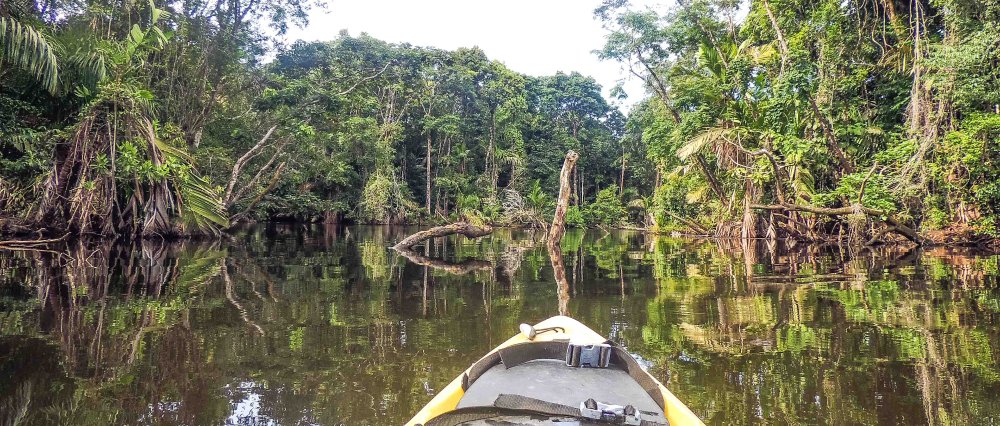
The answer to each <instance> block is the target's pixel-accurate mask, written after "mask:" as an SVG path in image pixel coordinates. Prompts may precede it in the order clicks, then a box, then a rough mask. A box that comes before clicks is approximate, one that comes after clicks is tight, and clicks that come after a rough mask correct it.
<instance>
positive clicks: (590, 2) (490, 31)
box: [286, 0, 664, 103]
mask: <svg viewBox="0 0 1000 426" xmlns="http://www.w3.org/2000/svg"><path fill="white" fill-rule="evenodd" d="M599 4H600V0H493V1H486V0H328V5H327V7H326V8H325V9H324V10H315V11H313V12H312V14H311V15H310V18H309V26H308V27H306V28H302V29H299V28H295V29H292V30H290V31H289V34H288V36H287V37H286V40H287V41H292V40H296V39H304V40H309V41H313V40H332V39H334V38H336V37H337V33H338V32H340V30H341V29H346V30H348V32H350V34H351V35H358V34H360V33H362V32H365V33H368V34H370V35H372V36H374V37H376V38H379V39H382V40H385V41H389V42H394V43H400V42H407V43H410V44H413V45H416V46H428V47H437V48H442V49H448V50H454V49H456V48H459V47H472V46H479V48H481V49H483V51H485V52H486V54H487V55H488V56H489V57H490V59H494V60H498V61H500V62H503V63H504V64H506V65H507V67H509V68H511V69H513V70H514V71H517V72H520V73H523V74H528V75H533V76H541V75H550V74H555V73H556V71H563V72H567V73H568V72H572V71H578V72H580V73H581V74H584V75H589V76H592V77H594V78H595V79H596V80H597V82H598V83H600V84H601V86H603V87H604V94H605V96H607V95H608V90H609V89H610V88H611V87H613V86H614V85H615V84H616V83H617V82H618V80H620V79H623V78H626V79H627V78H628V77H629V76H628V73H627V72H624V71H622V69H621V67H620V65H619V64H617V63H615V62H602V61H600V60H598V59H597V56H595V55H594V54H593V53H592V51H593V50H594V49H599V48H601V47H602V46H603V45H604V36H605V34H606V31H605V30H604V29H603V28H601V24H600V22H598V21H596V20H594V17H593V10H594V8H595V7H597V6H598V5H599ZM632 4H633V5H638V6H640V7H646V6H649V7H654V8H657V9H658V10H663V6H662V5H663V4H664V0H632ZM625 88H626V91H627V92H628V94H629V100H628V101H627V103H634V102H636V101H638V100H640V99H642V97H643V88H642V84H641V83H640V82H639V81H638V79H635V78H634V77H633V78H632V79H631V80H627V81H626V86H625Z"/></svg>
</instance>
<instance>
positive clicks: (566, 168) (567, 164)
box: [548, 150, 580, 247]
mask: <svg viewBox="0 0 1000 426" xmlns="http://www.w3.org/2000/svg"><path fill="white" fill-rule="evenodd" d="M579 159H580V154H577V153H576V151H573V150H570V151H569V152H567V153H566V159H565V160H564V161H563V166H562V171H561V172H559V199H558V200H556V213H555V215H553V216H552V227H550V228H549V236H548V237H549V241H548V245H549V247H552V246H553V245H555V246H556V247H558V246H559V241H561V240H562V237H563V234H565V233H566V209H568V208H569V193H570V191H571V190H572V188H571V187H570V182H569V179H570V176H572V173H573V167H575V166H576V160H579Z"/></svg>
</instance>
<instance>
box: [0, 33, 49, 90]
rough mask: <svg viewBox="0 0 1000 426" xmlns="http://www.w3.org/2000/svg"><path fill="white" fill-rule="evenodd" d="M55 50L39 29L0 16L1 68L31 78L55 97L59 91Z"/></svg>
mask: <svg viewBox="0 0 1000 426" xmlns="http://www.w3.org/2000/svg"><path fill="white" fill-rule="evenodd" d="M55 46H56V45H55V43H54V42H52V41H51V40H49V38H48V37H47V36H46V35H45V33H43V32H42V31H40V30H39V29H37V28H35V27H32V26H31V25H28V24H27V23H25V22H20V21H18V20H15V19H14V18H13V17H9V16H0V64H3V65H7V66H13V67H16V68H19V69H21V70H22V71H24V72H26V73H28V74H30V75H31V76H32V77H34V78H35V80H37V81H38V82H39V83H40V84H41V85H42V86H43V87H44V88H45V90H47V91H48V92H49V93H52V94H55V93H56V92H57V91H58V89H59V60H58V58H57V57H56V47H55Z"/></svg>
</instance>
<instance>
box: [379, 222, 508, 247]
mask: <svg viewBox="0 0 1000 426" xmlns="http://www.w3.org/2000/svg"><path fill="white" fill-rule="evenodd" d="M492 233H493V228H492V227H490V226H489V225H483V226H478V225H473V224H471V223H468V222H455V223H452V224H450V225H442V226H435V227H433V228H431V229H425V230H423V231H420V232H417V233H415V234H413V235H410V236H409V237H406V238H403V240H402V241H400V242H399V243H396V245H394V246H392V248H394V249H396V250H402V249H406V248H410V247H413V246H415V245H417V244H419V243H422V242H424V241H425V240H429V239H431V238H435V237H445V236H448V235H452V234H460V235H464V236H465V237H466V238H479V237H482V236H486V235H489V234H492Z"/></svg>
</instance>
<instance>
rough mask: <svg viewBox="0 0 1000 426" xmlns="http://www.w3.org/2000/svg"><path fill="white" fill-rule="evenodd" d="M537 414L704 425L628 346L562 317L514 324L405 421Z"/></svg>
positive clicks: (429, 424) (415, 424)
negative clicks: (642, 365) (514, 327)
mask: <svg viewBox="0 0 1000 426" xmlns="http://www.w3.org/2000/svg"><path fill="white" fill-rule="evenodd" d="M581 367H592V368H581ZM539 415H542V416H544V418H545V419H554V418H572V419H576V420H580V421H581V424H592V423H595V422H598V423H611V424H623V425H664V424H667V423H669V424H670V425H672V426H688V425H703V424H704V423H702V421H701V420H700V419H699V418H698V416H696V415H695V414H694V413H692V412H691V410H690V409H688V408H687V406H685V405H684V403H682V402H681V401H680V400H679V399H677V397H676V396H674V394H672V393H671V392H670V391H669V390H667V388H666V387H664V386H663V384H661V383H660V382H659V381H657V380H656V378H654V377H653V376H651V375H650V374H649V373H647V372H646V371H645V370H643V369H642V368H640V367H639V364H638V363H637V362H636V361H635V359H634V358H632V356H631V355H629V354H628V352H626V351H624V350H623V349H621V348H619V347H617V346H615V345H613V344H611V343H610V342H608V340H607V339H605V338H604V337H602V336H601V335H599V334H597V333H596V332H594V331H593V330H591V329H590V328H588V327H587V326H585V325H583V324H581V323H580V322H579V321H577V320H574V319H572V318H569V317H565V316H555V317H552V318H549V319H547V320H545V321H542V322H540V323H538V324H536V325H535V326H533V327H532V326H528V325H522V327H521V332H520V333H518V334H516V335H515V336H514V337H511V338H510V339H508V340H507V341H506V342H504V343H502V344H501V345H500V346H497V347H496V348H495V349H493V350H492V351H491V352H490V353H488V354H486V356H484V357H483V358H481V359H480V360H479V361H476V363H474V364H473V365H472V366H470V367H469V368H468V369H466V370H465V371H464V372H463V373H462V374H461V375H459V376H458V377H456V378H455V380H452V381H451V383H449V384H448V385H447V386H446V387H445V388H444V389H443V390H441V392H440V393H438V394H437V395H436V396H435V397H434V399H432V400H431V401H430V402H429V403H427V405H426V406H424V408H423V409H421V410H420V412H418V413H417V414H416V415H415V416H413V418H412V419H410V421H409V422H408V423H406V424H407V426H439V425H464V424H485V423H481V422H482V421H484V420H488V419H500V418H502V419H505V420H508V421H515V422H518V421H527V422H529V423H530V420H525V419H531V418H538V417H537V416H539ZM532 416H536V417H532Z"/></svg>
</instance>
